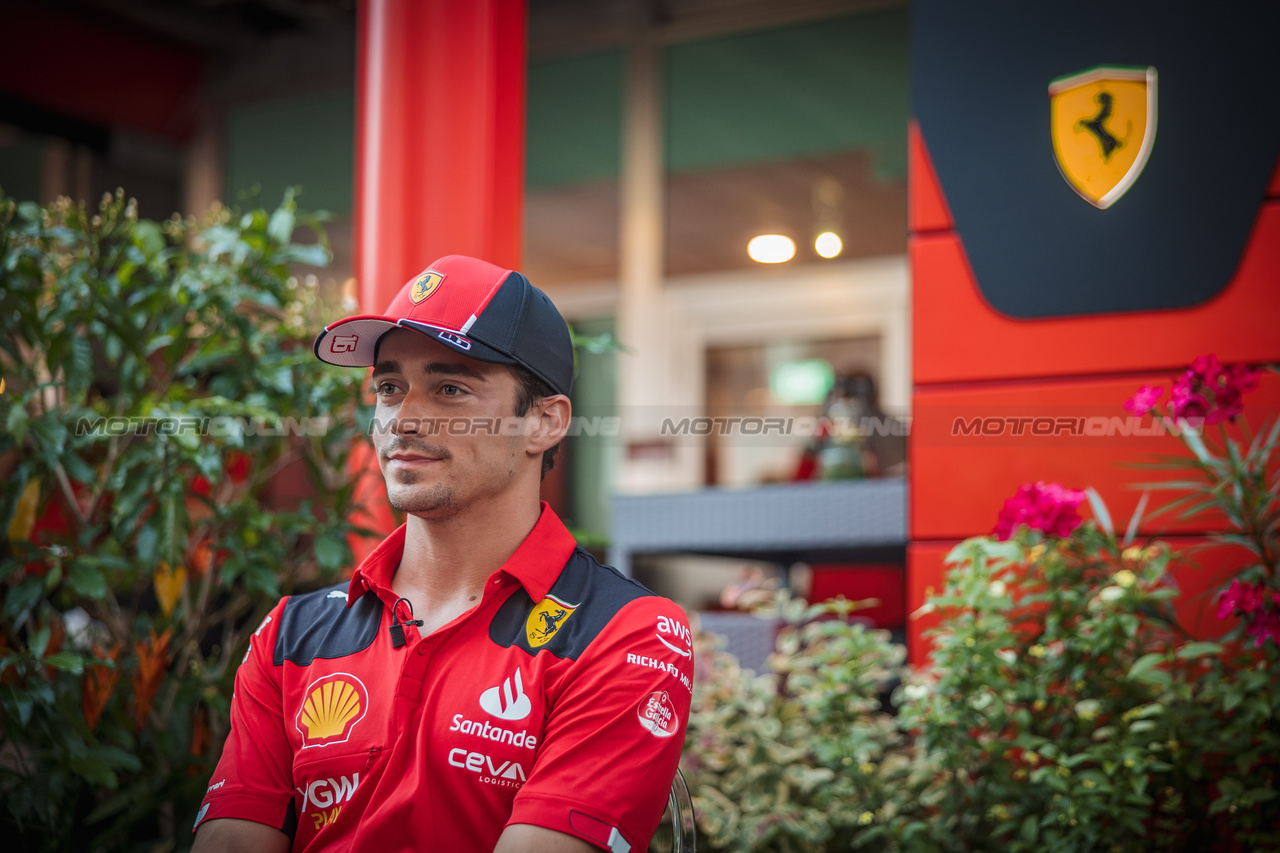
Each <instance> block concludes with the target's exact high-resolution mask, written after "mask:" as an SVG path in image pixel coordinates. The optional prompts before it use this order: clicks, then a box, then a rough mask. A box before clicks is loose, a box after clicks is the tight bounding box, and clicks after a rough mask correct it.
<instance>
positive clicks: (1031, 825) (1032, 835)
mask: <svg viewBox="0 0 1280 853" xmlns="http://www.w3.org/2000/svg"><path fill="white" fill-rule="evenodd" d="M1039 834H1040V822H1039V821H1038V820H1036V816H1035V815H1027V817H1026V819H1025V820H1023V821H1022V828H1021V829H1019V830H1018V835H1019V836H1020V837H1021V838H1022V840H1023V841H1025V842H1027V843H1028V844H1031V843H1033V842H1034V841H1035V840H1036V838H1037V837H1038V836H1039Z"/></svg>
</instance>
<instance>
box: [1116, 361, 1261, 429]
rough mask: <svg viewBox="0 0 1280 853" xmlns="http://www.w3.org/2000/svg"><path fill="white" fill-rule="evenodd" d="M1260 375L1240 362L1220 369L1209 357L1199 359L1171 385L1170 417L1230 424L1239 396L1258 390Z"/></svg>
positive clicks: (1238, 410) (1236, 412)
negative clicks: (1227, 422)
mask: <svg viewBox="0 0 1280 853" xmlns="http://www.w3.org/2000/svg"><path fill="white" fill-rule="evenodd" d="M1260 373H1261V371H1259V370H1257V369H1256V368H1252V367H1250V366H1249V365H1247V364H1244V363H1243V362H1236V363H1234V364H1226V365H1224V364H1222V363H1221V362H1219V361H1218V357H1217V356H1216V355H1213V354H1212V353H1210V354H1209V355H1202V356H1200V357H1199V358H1197V359H1196V360H1195V361H1193V362H1191V367H1189V368H1188V369H1187V370H1186V372H1184V373H1183V374H1182V375H1181V376H1179V377H1178V378H1177V380H1175V381H1174V383H1173V391H1172V392H1171V393H1172V399H1171V401H1170V406H1169V410H1170V414H1172V415H1173V417H1175V418H1180V419H1190V418H1203V419H1204V422H1205V423H1206V424H1216V423H1221V422H1222V421H1227V420H1234V419H1235V417H1236V416H1237V415H1239V414H1240V413H1241V412H1242V411H1244V404H1243V402H1242V400H1241V398H1242V397H1243V395H1244V394H1246V393H1247V392H1249V391H1252V390H1254V389H1255V388H1257V387H1258V378H1259V376H1260ZM1140 393H1141V391H1139V394H1140ZM1135 399H1137V395H1135Z"/></svg>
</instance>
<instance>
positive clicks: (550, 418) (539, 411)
mask: <svg viewBox="0 0 1280 853" xmlns="http://www.w3.org/2000/svg"><path fill="white" fill-rule="evenodd" d="M529 414H530V415H536V416H537V418H538V424H537V426H536V427H535V429H534V430H533V432H532V433H531V434H530V435H529V446H528V451H529V453H530V454H539V455H540V454H542V453H543V452H544V451H547V450H550V449H551V448H553V447H555V446H556V445H557V444H559V443H560V442H561V441H562V440H563V439H564V437H565V435H567V434H568V432H569V421H570V419H571V418H572V417H573V405H572V404H571V403H570V402H569V398H568V397H566V396H565V395H563V394H553V395H551V396H550V397H543V398H542V399H541V400H539V401H538V402H536V403H534V405H533V409H532V410H531V411H530V412H529Z"/></svg>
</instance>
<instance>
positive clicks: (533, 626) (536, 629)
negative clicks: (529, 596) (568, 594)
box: [524, 595, 578, 649]
mask: <svg viewBox="0 0 1280 853" xmlns="http://www.w3.org/2000/svg"><path fill="white" fill-rule="evenodd" d="M577 609H578V605H577V604H568V603H566V602H564V601H561V600H560V599H558V598H556V597H555V596H554V595H548V596H547V597H546V598H544V599H542V600H541V601H539V602H538V606H537V607H535V608H533V612H531V613H530V614H529V618H528V619H526V620H525V623H524V637H525V639H526V640H528V641H529V648H531V649H536V648H539V647H541V646H545V645H546V644H547V643H549V642H550V641H551V638H552V637H554V636H555V635H556V632H557V631H559V630H560V629H561V628H562V627H564V623H565V622H568V621H569V617H570V616H572V615H573V612H574V611H575V610H577Z"/></svg>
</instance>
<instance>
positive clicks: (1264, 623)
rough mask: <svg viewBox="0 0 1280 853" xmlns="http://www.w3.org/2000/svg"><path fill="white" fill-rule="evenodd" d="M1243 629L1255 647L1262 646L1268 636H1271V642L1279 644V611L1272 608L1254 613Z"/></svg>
mask: <svg viewBox="0 0 1280 853" xmlns="http://www.w3.org/2000/svg"><path fill="white" fill-rule="evenodd" d="M1277 598H1280V596H1277ZM1244 630H1245V633H1246V634H1248V635H1249V636H1250V637H1253V645H1254V646H1255V647H1257V648H1262V644H1263V643H1265V642H1266V641H1267V638H1268V637H1270V638H1271V642H1273V643H1275V644H1276V645H1278V646H1280V611H1277V610H1274V609H1273V610H1263V611H1260V612H1258V613H1256V614H1255V615H1254V617H1253V621H1252V622H1250V623H1249V625H1248V626H1247V627H1246V628H1245V629H1244Z"/></svg>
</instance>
